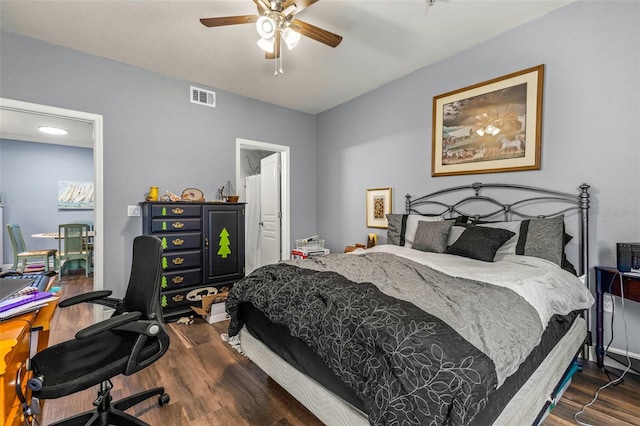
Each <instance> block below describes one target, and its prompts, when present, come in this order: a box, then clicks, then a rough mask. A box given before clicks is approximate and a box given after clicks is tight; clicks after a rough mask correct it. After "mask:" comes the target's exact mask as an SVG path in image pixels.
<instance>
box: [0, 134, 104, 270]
mask: <svg viewBox="0 0 640 426" xmlns="http://www.w3.org/2000/svg"><path fill="white" fill-rule="evenodd" d="M0 151H1V152H2V155H1V156H0V182H1V184H0V191H1V193H2V203H3V204H4V205H5V209H4V222H5V224H8V223H17V224H19V225H20V229H21V230H22V235H23V237H24V240H25V244H26V245H27V248H28V249H29V250H39V249H44V248H57V246H58V243H57V241H56V240H51V239H42V238H31V235H32V234H37V233H40V232H57V231H58V224H60V223H70V222H74V221H78V220H91V221H93V217H94V216H93V210H58V181H60V180H71V181H78V182H92V181H93V150H91V149H88V148H78V147H71V146H63V145H51V144H44V143H36V142H23V141H14V140H8V139H0ZM2 232H5V230H4V229H3V230H2ZM5 235H6V232H5ZM0 261H3V259H0ZM3 263H5V264H9V263H13V250H12V249H11V241H10V240H9V236H8V235H7V237H6V238H5V239H4V261H3Z"/></svg>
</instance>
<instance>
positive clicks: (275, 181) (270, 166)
mask: <svg viewBox="0 0 640 426" xmlns="http://www.w3.org/2000/svg"><path fill="white" fill-rule="evenodd" d="M260 200H261V206H260V227H261V229H262V232H261V247H260V248H261V251H262V264H263V265H268V264H270V263H277V262H278V261H280V260H281V256H280V218H281V216H282V214H281V212H280V153H279V152H276V153H275V154H271V155H270V156H268V157H265V158H263V159H262V160H260Z"/></svg>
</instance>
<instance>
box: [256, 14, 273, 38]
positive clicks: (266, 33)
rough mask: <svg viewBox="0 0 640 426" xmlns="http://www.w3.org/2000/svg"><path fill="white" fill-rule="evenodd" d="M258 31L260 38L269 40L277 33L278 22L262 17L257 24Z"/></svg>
mask: <svg viewBox="0 0 640 426" xmlns="http://www.w3.org/2000/svg"><path fill="white" fill-rule="evenodd" d="M256 29H257V30H258V34H260V37H262V38H266V39H269V38H271V37H273V35H274V34H275V33H276V21H274V20H273V19H271V18H269V17H268V16H261V17H259V18H258V21H257V22H256Z"/></svg>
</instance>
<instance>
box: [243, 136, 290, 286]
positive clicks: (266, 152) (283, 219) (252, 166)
mask: <svg viewBox="0 0 640 426" xmlns="http://www.w3.org/2000/svg"><path fill="white" fill-rule="evenodd" d="M289 151H290V149H289V147H288V146H284V145H276V144H270V143H265V142H258V141H252V140H247V139H236V187H237V190H238V195H239V196H240V201H246V200H247V191H246V183H247V176H251V175H257V174H259V173H260V163H261V161H260V160H261V159H265V158H267V157H269V156H271V155H273V154H276V153H277V154H278V157H279V160H280V167H279V177H280V179H279V183H280V185H279V191H280V196H279V206H277V207H276V210H278V211H279V216H280V231H279V232H278V237H279V247H280V250H279V255H278V259H277V260H282V259H287V258H288V257H289V252H290V250H291V248H290V246H291V243H290V233H291V232H290V224H291V219H290V153H289ZM246 216H250V215H248V214H247V215H246ZM250 220H253V221H255V220H256V219H255V218H254V219H250ZM250 226H252V224H251V223H248V224H247V228H248V229H247V232H246V234H247V235H251V232H250V228H249V227H250ZM256 244H259V243H257V242H256V241H247V244H246V256H247V260H246V264H247V271H246V273H247V274H248V273H250V272H251V270H253V269H255V268H256V267H259V266H261V264H262V262H261V260H260V259H258V258H255V256H256V252H260V247H256ZM252 256H253V257H252Z"/></svg>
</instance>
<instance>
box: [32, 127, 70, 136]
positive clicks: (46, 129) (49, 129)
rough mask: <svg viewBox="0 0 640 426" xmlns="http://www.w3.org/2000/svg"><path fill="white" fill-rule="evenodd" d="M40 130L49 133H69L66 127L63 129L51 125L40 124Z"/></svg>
mask: <svg viewBox="0 0 640 426" xmlns="http://www.w3.org/2000/svg"><path fill="white" fill-rule="evenodd" d="M38 130H40V131H41V132H42V133H46V134H48V135H66V134H67V133H69V132H68V131H66V130H65V129H61V128H59V127H50V126H40V127H38Z"/></svg>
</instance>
